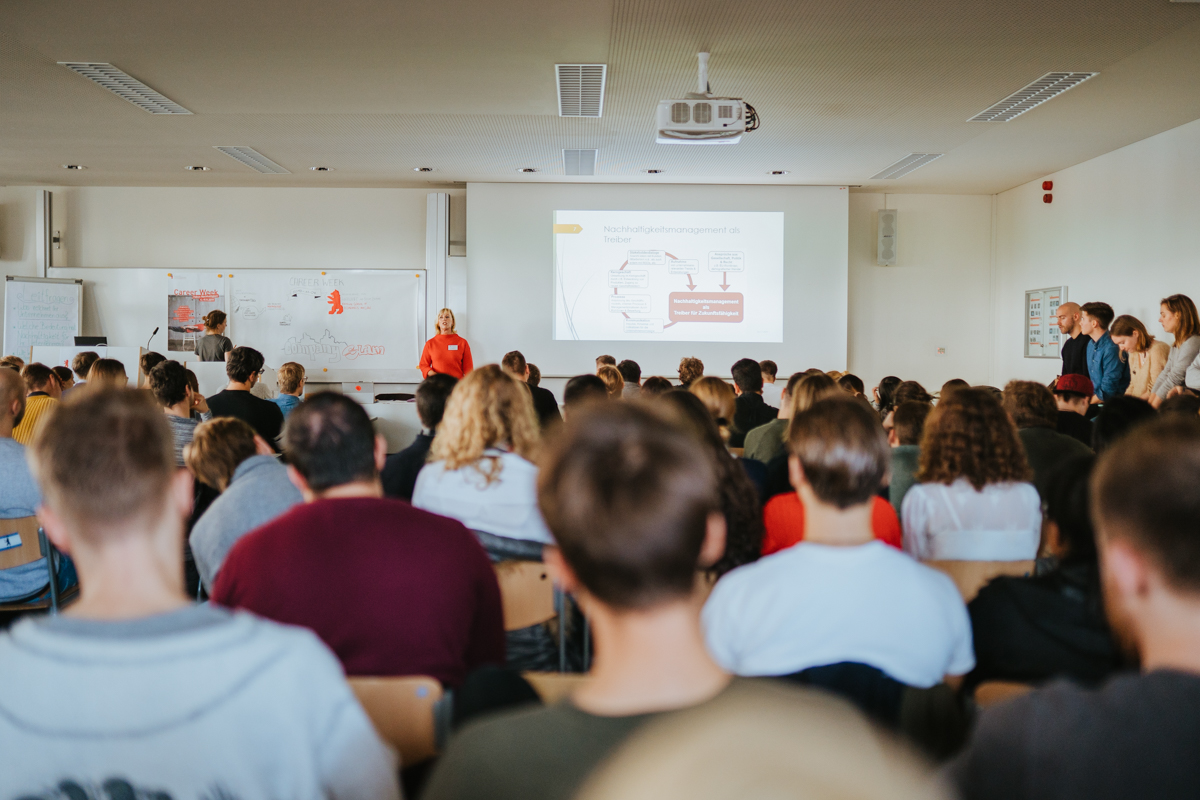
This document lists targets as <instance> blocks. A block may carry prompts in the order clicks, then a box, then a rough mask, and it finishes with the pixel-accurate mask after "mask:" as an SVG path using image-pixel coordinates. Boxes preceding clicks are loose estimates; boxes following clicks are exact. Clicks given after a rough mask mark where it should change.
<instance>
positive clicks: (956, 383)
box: [938, 378, 971, 402]
mask: <svg viewBox="0 0 1200 800" xmlns="http://www.w3.org/2000/svg"><path fill="white" fill-rule="evenodd" d="M970 388H971V384H969V383H967V382H966V381H964V380H963V379H962V378H951V379H950V380H948V381H946V382H945V383H943V384H942V388H941V390H940V391H939V392H938V402H941V401H942V400H945V399H946V398H947V397H949V396H950V395H951V394H953V393H954V392H956V391H958V390H959V389H970Z"/></svg>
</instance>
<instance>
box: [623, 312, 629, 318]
mask: <svg viewBox="0 0 1200 800" xmlns="http://www.w3.org/2000/svg"><path fill="white" fill-rule="evenodd" d="M621 316H622V317H624V318H625V319H629V315H628V314H626V313H625V312H624V311H622V312H621Z"/></svg>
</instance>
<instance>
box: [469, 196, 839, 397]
mask: <svg viewBox="0 0 1200 800" xmlns="http://www.w3.org/2000/svg"><path fill="white" fill-rule="evenodd" d="M847 195H848V192H847V191H846V190H844V189H838V188H836V187H812V186H794V187H774V186H771V187H761V186H756V187H741V186H737V187H735V186H720V187H716V186H713V187H698V186H645V185H639V186H622V185H613V184H609V185H580V184H471V185H470V186H468V188H467V197H468V205H469V212H468V215H467V308H466V312H465V313H464V314H463V315H462V316H461V317H460V318H459V332H460V333H463V335H465V336H467V337H468V339H469V340H470V342H471V350H472V353H473V354H474V356H475V362H476V363H477V364H479V363H485V362H494V361H499V360H500V358H501V357H502V356H503V355H504V353H505V352H507V351H508V350H514V349H517V350H521V351H522V352H523V353H524V354H525V357H526V358H527V359H529V360H530V361H532V362H533V363H535V364H537V365H538V366H539V367H540V368H541V370H542V374H543V375H545V376H554V375H575V374H579V373H581V372H591V371H592V370H593V369H594V367H595V362H594V359H595V357H596V356H598V355H600V354H602V353H606V352H607V353H611V354H612V355H614V356H615V357H616V358H617V359H618V360H620V359H623V358H632V359H634V360H635V361H637V362H638V363H639V364H640V365H641V367H642V374H643V375H647V376H649V375H655V374H660V375H667V376H673V375H675V374H676V370H677V369H678V366H679V359H680V358H681V357H683V356H697V357H699V358H700V359H702V360H703V361H704V362H705V368H706V369H705V371H706V372H708V373H709V374H713V375H725V376H728V375H729V368H730V366H731V365H732V364H733V362H735V361H736V360H738V359H739V358H743V357H750V358H754V359H756V360H761V359H764V358H771V359H774V360H775V361H776V362H778V363H779V366H780V369H781V370H784V371H790V370H795V369H804V368H806V367H810V366H817V367H820V368H822V369H834V368H837V369H842V368H844V365H845V363H846V306H847V297H846V292H847V283H846V242H847V232H846V220H847V217H846V204H847V199H846V198H847ZM555 209H635V210H642V209H646V210H684V211H688V210H695V211H706V210H711V211H722V210H738V211H782V212H784V215H785V216H784V340H783V343H782V344H780V343H762V344H740V343H725V342H670V343H667V342H662V343H659V342H574V341H554V339H553V332H552V319H553V311H554V303H553V285H554V265H553V260H554V259H553V236H552V234H551V230H550V228H551V225H552V223H553V212H554V210H555ZM456 312H457V309H456Z"/></svg>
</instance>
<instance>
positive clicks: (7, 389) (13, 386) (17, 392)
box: [0, 368, 25, 422]
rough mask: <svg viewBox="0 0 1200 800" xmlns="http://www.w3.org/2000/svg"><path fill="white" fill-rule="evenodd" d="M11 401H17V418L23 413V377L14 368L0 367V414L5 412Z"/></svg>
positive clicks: (11, 403) (10, 406) (10, 405)
mask: <svg viewBox="0 0 1200 800" xmlns="http://www.w3.org/2000/svg"><path fill="white" fill-rule="evenodd" d="M13 403H18V408H17V413H16V415H15V416H16V417H17V418H19V417H20V416H21V415H22V414H24V413H25V379H24V378H22V377H21V374H20V373H19V372H17V371H16V370H13V369H8V368H0V414H7V413H8V411H9V409H10V408H12V405H13ZM14 422H15V420H14Z"/></svg>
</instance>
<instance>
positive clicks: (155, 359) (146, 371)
mask: <svg viewBox="0 0 1200 800" xmlns="http://www.w3.org/2000/svg"><path fill="white" fill-rule="evenodd" d="M166 360H167V357H166V356H164V355H163V354H162V353H156V352H154V351H153V350H147V351H146V352H145V353H142V354H141V356H139V357H138V380H139V381H141V382H142V383H145V380H146V379H147V378H149V377H150V371H151V370H153V369H154V368H155V367H157V366H158V365H159V364H161V363H162V362H164V361H166Z"/></svg>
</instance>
